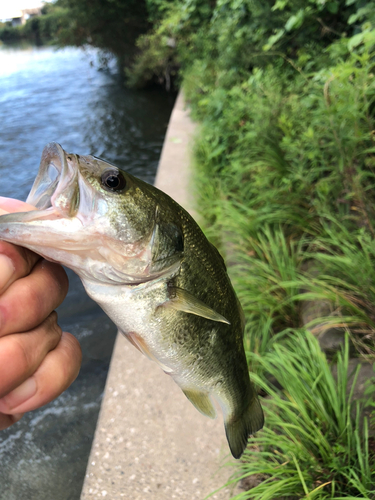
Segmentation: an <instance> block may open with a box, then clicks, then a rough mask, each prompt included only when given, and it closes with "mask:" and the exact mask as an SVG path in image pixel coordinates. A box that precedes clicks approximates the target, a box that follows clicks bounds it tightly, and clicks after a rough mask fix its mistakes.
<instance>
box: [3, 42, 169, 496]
mask: <svg viewBox="0 0 375 500" xmlns="http://www.w3.org/2000/svg"><path fill="white" fill-rule="evenodd" d="M95 61H96V52H95V51H93V50H90V51H85V52H83V51H81V50H78V49H64V50H61V51H57V52H56V51H55V50H54V49H52V48H41V49H40V48H39V49H36V48H29V49H22V50H21V49H4V48H3V49H1V48H0V179H1V180H0V195H1V196H11V197H17V198H20V199H23V200H25V198H26V196H27V194H28V191H29V190H30V187H31V185H32V182H33V180H34V177H35V175H36V172H37V170H38V166H39V161H40V156H41V152H42V149H43V147H44V146H45V145H46V144H47V143H48V142H51V141H56V142H59V143H60V144H61V145H62V146H63V148H64V149H65V150H67V151H69V152H73V153H78V154H90V153H91V154H94V155H95V156H99V157H101V158H105V159H107V160H109V161H110V162H112V163H115V164H116V165H118V166H120V167H122V168H124V169H126V170H129V171H130V172H131V173H132V174H134V175H137V176H139V177H141V178H142V179H144V180H146V181H148V182H152V181H153V179H154V176H155V173H156V168H157V164H158V160H159V156H160V152H161V147H162V144H163V139H164V135H165V131H166V127H167V125H168V120H169V116H170V112H171V110H172V106H173V101H174V96H172V95H169V94H166V93H164V92H162V91H160V90H157V89H153V90H148V91H130V90H127V89H125V88H124V86H123V84H122V82H121V81H120V78H119V76H118V75H117V74H116V69H115V67H112V68H110V69H109V70H108V71H98V68H97V65H96V63H95ZM69 278H70V283H71V285H70V291H69V294H68V297H67V299H66V300H65V302H64V304H63V305H62V306H60V307H59V309H58V313H59V322H60V324H61V326H62V327H63V329H64V330H67V331H70V332H72V333H73V334H74V335H76V337H77V338H78V339H79V341H80V343H81V345H82V349H83V364H82V369H81V372H80V375H79V377H78V379H77V380H76V381H75V383H74V384H73V385H72V386H71V387H70V388H69V389H68V390H67V391H66V392H65V393H64V394H63V395H62V396H60V398H58V399H57V400H55V401H53V402H52V403H51V404H49V405H47V406H45V407H43V408H41V409H40V410H36V411H34V412H31V413H29V414H27V415H25V417H24V418H23V419H22V420H21V421H20V422H19V423H17V424H16V425H14V426H13V427H11V428H10V429H8V430H6V431H3V432H0V499H1V500H21V499H28V500H34V499H35V500H36V499H37V500H76V499H79V496H80V491H81V487H82V482H83V479H84V474H85V469H86V463H87V459H88V454H89V451H90V446H91V442H92V438H93V434H94V430H95V424H96V420H97V417H98V412H99V408H100V402H101V398H102V393H103V389H104V384H105V379H106V375H107V371H108V365H109V360H110V356H111V352H112V348H113V343H114V339H115V335H116V329H115V327H114V326H113V324H112V323H111V321H110V320H109V319H107V317H106V316H105V315H104V313H103V312H102V311H101V309H100V308H99V307H98V306H97V305H96V304H95V303H93V302H92V301H91V300H90V299H89V298H88V297H87V296H86V295H85V292H84V290H83V287H82V285H81V283H80V281H79V279H78V278H77V277H76V276H75V275H73V273H71V272H69ZM9 362H11V360H9Z"/></svg>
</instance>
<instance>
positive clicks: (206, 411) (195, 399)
mask: <svg viewBox="0 0 375 500" xmlns="http://www.w3.org/2000/svg"><path fill="white" fill-rule="evenodd" d="M181 389H182V388H181ZM182 391H183V393H184V394H185V396H186V397H187V398H188V400H189V401H190V403H192V404H193V405H194V406H195V408H196V409H197V410H198V411H200V412H201V413H203V415H206V416H207V417H210V418H215V417H216V410H215V407H214V406H213V404H212V402H211V399H210V396H209V395H208V393H207V392H200V391H195V390H194V389H182Z"/></svg>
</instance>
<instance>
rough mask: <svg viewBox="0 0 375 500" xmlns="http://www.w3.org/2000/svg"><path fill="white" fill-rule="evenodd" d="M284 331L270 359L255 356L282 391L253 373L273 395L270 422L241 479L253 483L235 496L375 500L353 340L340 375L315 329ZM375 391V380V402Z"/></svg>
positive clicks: (245, 461) (240, 472)
mask: <svg viewBox="0 0 375 500" xmlns="http://www.w3.org/2000/svg"><path fill="white" fill-rule="evenodd" d="M280 335H283V336H284V337H285V336H286V340H284V342H283V344H281V343H280V342H273V343H272V346H271V349H270V352H268V353H267V355H265V356H259V355H252V359H254V360H255V361H256V363H258V364H260V365H261V367H262V369H263V371H264V373H267V374H268V378H269V377H272V379H273V380H275V381H277V384H279V386H281V387H282V389H278V388H276V387H275V386H273V385H272V384H271V383H270V382H268V381H267V379H265V378H264V377H260V376H254V377H253V378H254V381H255V382H256V383H257V384H259V386H260V387H261V388H262V389H263V390H264V391H266V392H267V393H268V398H267V400H266V401H265V402H264V408H265V413H266V423H267V425H266V426H265V428H264V429H263V430H262V431H260V432H259V433H258V434H257V436H256V437H254V438H253V439H252V442H251V447H250V448H249V449H248V450H247V451H246V452H245V456H244V457H243V460H242V463H241V465H240V467H239V468H238V470H237V473H236V475H237V477H236V478H235V481H238V480H239V479H240V478H242V479H244V478H247V477H248V476H252V477H253V486H254V484H255V486H254V487H252V488H251V489H250V490H248V491H245V492H243V493H240V494H238V495H236V496H235V497H234V498H235V499H236V500H240V499H241V500H242V499H254V500H260V499H262V500H267V499H274V498H288V499H290V498H305V497H307V498H314V499H328V498H337V499H339V498H340V499H341V498H342V499H344V498H347V499H349V498H363V499H371V498H374V497H375V489H374V485H375V467H374V450H373V448H372V447H371V443H372V441H371V440H370V439H369V434H368V422H367V419H366V418H365V419H364V420H363V422H360V410H361V408H363V404H364V401H361V402H359V401H357V402H354V401H353V392H354V389H355V385H356V378H357V376H358V372H359V366H358V369H357V370H356V371H355V373H352V374H350V373H349V343H348V339H346V343H345V349H344V351H343V352H342V353H339V355H338V360H337V376H336V378H334V376H333V375H332V372H331V367H330V366H329V364H328V362H327V360H326V358H325V356H324V354H323V353H322V352H321V350H320V348H319V344H318V342H317V341H316V339H315V338H314V337H313V336H312V335H311V334H308V333H306V332H304V331H294V332H293V336H292V337H291V336H290V333H288V332H283V333H282V334H280ZM373 382H374V381H373ZM348 388H350V390H348ZM374 392H375V385H374V383H372V384H371V385H369V388H368V396H369V397H370V398H371V399H372V400H373V397H374Z"/></svg>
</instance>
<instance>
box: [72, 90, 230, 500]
mask: <svg viewBox="0 0 375 500" xmlns="http://www.w3.org/2000/svg"><path fill="white" fill-rule="evenodd" d="M194 129H195V125H194V123H193V122H192V121H191V119H190V117H189V113H188V111H187V110H186V109H185V105H184V100H183V96H182V94H181V93H180V94H179V96H178V98H177V101H176V104H175V106H174V109H173V112H172V115H171V119H170V122H169V126H168V130H167V134H166V137H165V141H164V146H163V150H162V154H161V158H160V163H159V167H158V172H157V176H156V180H155V185H156V186H157V187H158V188H160V189H162V190H163V191H165V192H166V193H168V194H169V195H170V196H172V197H173V198H174V199H175V200H176V201H177V202H178V203H180V204H181V205H182V206H183V207H184V208H186V209H187V210H188V211H190V212H192V211H193V200H192V197H191V190H190V189H189V185H190V149H189V145H190V143H191V141H190V139H191V137H192V135H193V133H194ZM227 459H229V450H228V446H227V442H226V438H225V432H224V425H223V421H222V417H221V416H220V417H218V418H217V419H216V420H210V419H208V418H207V417H204V416H203V415H201V414H200V413H199V412H198V411H197V410H196V409H195V408H194V407H193V406H192V405H191V403H189V401H188V400H187V399H186V398H185V397H184V395H183V394H182V392H181V390H180V388H179V387H178V386H177V385H176V384H175V383H174V382H173V380H172V379H171V378H170V377H168V376H167V375H166V374H165V373H164V372H163V371H162V370H161V369H160V368H159V367H158V366H157V365H156V364H155V363H152V362H151V361H150V360H149V359H147V358H146V357H145V356H143V355H141V354H140V353H139V352H138V351H137V350H136V349H135V348H134V347H133V346H132V345H130V343H129V342H128V341H127V340H126V339H125V338H124V337H123V336H122V335H118V337H117V340H116V344H115V348H114V352H113V356H112V360H111V366H110V370H109V374H108V378H107V383H106V388H105V393H104V398H103V403H102V407H101V411H100V415H99V420H98V424H97V428H96V432H95V438H94V441H93V445H92V449H91V454H90V458H89V462H88V466H87V471H86V477H85V482H84V485H83V490H82V495H81V500H88V499H91V498H103V497H107V498H109V499H111V500H115V499H118V498H125V499H131V500H144V499H153V500H169V499H172V498H178V499H181V500H203V499H204V498H205V497H206V496H207V495H209V494H210V493H212V492H213V491H215V490H216V489H217V488H220V487H221V486H222V485H223V484H224V483H225V482H226V480H227V479H228V477H229V476H230V474H231V472H232V469H231V468H228V467H224V468H221V466H222V465H223V463H225V461H226V460H227ZM229 497H230V491H229V490H228V489H226V490H221V491H219V492H217V493H215V494H214V495H212V497H210V498H212V499H215V500H224V499H228V498H229Z"/></svg>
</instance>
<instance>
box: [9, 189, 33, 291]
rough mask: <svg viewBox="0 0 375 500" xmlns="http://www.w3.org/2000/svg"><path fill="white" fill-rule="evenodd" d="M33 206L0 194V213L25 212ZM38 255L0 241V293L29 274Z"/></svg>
mask: <svg viewBox="0 0 375 500" xmlns="http://www.w3.org/2000/svg"><path fill="white" fill-rule="evenodd" d="M30 210H36V209H35V207H33V206H32V205H29V204H28V203H24V202H23V201H20V200H15V199H13V198H5V197H3V196H0V215H3V214H6V213H9V212H26V211H30ZM39 259H40V256H39V255H37V254H35V253H34V252H31V251H30V250H26V249H25V248H21V247H18V246H15V245H11V244H10V243H5V242H3V241H2V242H0V293H2V292H3V291H4V290H5V289H6V288H8V287H9V286H10V285H11V284H12V283H13V282H14V281H16V280H17V279H18V278H20V277H23V276H26V275H27V274H29V272H30V271H31V269H32V268H33V267H34V265H35V263H36V262H37V261H38V260H39Z"/></svg>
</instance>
